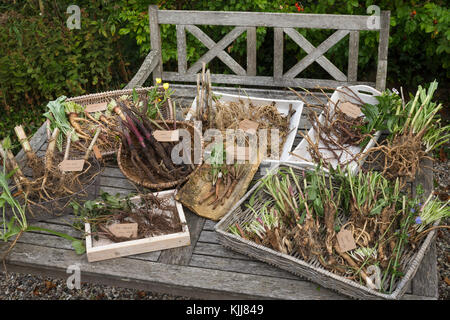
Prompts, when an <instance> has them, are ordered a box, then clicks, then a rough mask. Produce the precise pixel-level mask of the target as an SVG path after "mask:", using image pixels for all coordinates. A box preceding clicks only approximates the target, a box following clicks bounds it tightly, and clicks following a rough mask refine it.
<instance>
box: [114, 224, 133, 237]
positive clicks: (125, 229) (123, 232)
mask: <svg viewBox="0 0 450 320" xmlns="http://www.w3.org/2000/svg"><path fill="white" fill-rule="evenodd" d="M108 229H109V231H111V233H112V234H114V235H115V236H116V237H118V238H137V232H138V224H137V223H115V224H113V225H111V226H109V227H108Z"/></svg>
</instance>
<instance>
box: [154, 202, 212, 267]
mask: <svg viewBox="0 0 450 320" xmlns="http://www.w3.org/2000/svg"><path fill="white" fill-rule="evenodd" d="M184 214H185V216H186V222H187V224H188V227H189V233H190V235H191V245H190V246H185V247H179V248H174V249H169V250H164V251H163V252H162V253H161V256H160V257H159V260H158V262H160V263H167V264H178V265H188V264H189V262H190V261H191V257H192V252H193V251H194V248H195V245H196V244H197V241H198V239H199V237H200V233H201V232H202V229H203V225H204V224H205V219H204V218H202V217H200V216H198V215H196V214H195V213H193V212H191V211H190V210H187V209H186V208H184Z"/></svg>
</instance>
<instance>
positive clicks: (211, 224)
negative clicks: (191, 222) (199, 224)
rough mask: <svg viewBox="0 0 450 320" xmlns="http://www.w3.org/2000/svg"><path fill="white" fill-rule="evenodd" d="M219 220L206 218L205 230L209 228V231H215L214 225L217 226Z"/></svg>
mask: <svg viewBox="0 0 450 320" xmlns="http://www.w3.org/2000/svg"><path fill="white" fill-rule="evenodd" d="M216 224H217V222H216V221H212V220H209V219H208V220H206V222H205V226H204V227H203V230H208V231H214V227H215V226H216Z"/></svg>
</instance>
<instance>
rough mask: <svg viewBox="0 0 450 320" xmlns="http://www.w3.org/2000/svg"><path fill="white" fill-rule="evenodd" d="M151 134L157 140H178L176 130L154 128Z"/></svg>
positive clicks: (178, 134) (178, 136)
mask: <svg viewBox="0 0 450 320" xmlns="http://www.w3.org/2000/svg"><path fill="white" fill-rule="evenodd" d="M153 136H154V137H155V139H156V140H157V141H159V142H177V141H179V140H180V132H179V131H178V130H155V131H153Z"/></svg>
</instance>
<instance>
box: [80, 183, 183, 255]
mask: <svg viewBox="0 0 450 320" xmlns="http://www.w3.org/2000/svg"><path fill="white" fill-rule="evenodd" d="M154 194H155V195H156V196H158V197H172V199H173V201H174V202H175V204H176V206H177V212H178V215H179V217H180V221H181V224H182V226H183V230H182V231H181V232H177V233H171V234H167V235H161V236H155V237H149V238H145V239H138V240H130V241H124V242H119V243H115V242H112V241H111V240H109V239H104V238H101V239H99V240H95V239H93V237H92V236H91V226H90V224H89V223H86V224H85V231H86V253H87V259H88V261H89V262H95V261H102V260H107V259H113V258H118V257H125V256H131V255H135V254H141V253H146V252H152V251H159V250H165V249H171V248H176V247H183V246H189V245H190V244H191V237H190V234H189V228H188V226H187V223H186V217H185V215H184V211H183V206H182V205H181V203H179V202H178V201H175V198H174V197H175V194H176V190H167V191H161V192H157V193H154ZM139 199H140V198H139V197H134V198H131V201H136V202H137V201H138V200H139Z"/></svg>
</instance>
